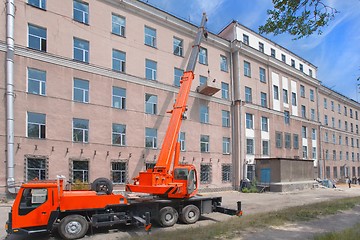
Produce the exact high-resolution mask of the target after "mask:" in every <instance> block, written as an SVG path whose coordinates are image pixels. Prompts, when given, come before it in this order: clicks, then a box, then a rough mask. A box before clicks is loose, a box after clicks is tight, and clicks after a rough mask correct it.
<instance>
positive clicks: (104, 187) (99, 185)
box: [91, 178, 113, 195]
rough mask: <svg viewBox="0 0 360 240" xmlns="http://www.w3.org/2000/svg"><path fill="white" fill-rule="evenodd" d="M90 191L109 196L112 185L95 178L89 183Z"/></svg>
mask: <svg viewBox="0 0 360 240" xmlns="http://www.w3.org/2000/svg"><path fill="white" fill-rule="evenodd" d="M91 190H93V191H95V192H97V193H106V194H108V195H109V194H111V193H112V191H113V184H112V182H111V181H110V180H109V179H107V178H97V179H95V181H94V182H92V183H91Z"/></svg>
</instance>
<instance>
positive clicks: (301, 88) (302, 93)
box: [300, 85, 305, 97]
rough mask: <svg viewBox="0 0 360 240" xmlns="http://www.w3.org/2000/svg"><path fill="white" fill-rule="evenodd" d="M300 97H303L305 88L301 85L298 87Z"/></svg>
mask: <svg viewBox="0 0 360 240" xmlns="http://www.w3.org/2000/svg"><path fill="white" fill-rule="evenodd" d="M300 96H301V97H305V87H304V86H303V85H300Z"/></svg>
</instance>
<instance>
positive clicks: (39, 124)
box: [26, 112, 46, 139]
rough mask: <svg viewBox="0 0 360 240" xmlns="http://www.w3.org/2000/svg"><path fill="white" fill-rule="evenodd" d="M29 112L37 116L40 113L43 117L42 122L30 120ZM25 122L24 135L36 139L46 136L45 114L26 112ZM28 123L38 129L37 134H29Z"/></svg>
mask: <svg viewBox="0 0 360 240" xmlns="http://www.w3.org/2000/svg"><path fill="white" fill-rule="evenodd" d="M29 114H33V115H38V117H40V115H41V117H44V122H30V120H29ZM26 122H27V127H26V136H27V137H28V138H37V139H45V138H46V114H43V113H35V112H27V114H26ZM29 125H32V126H36V127H37V128H38V129H39V131H38V134H37V136H29ZM42 136H44V137H42Z"/></svg>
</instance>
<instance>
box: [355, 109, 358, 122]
mask: <svg viewBox="0 0 360 240" xmlns="http://www.w3.org/2000/svg"><path fill="white" fill-rule="evenodd" d="M355 119H356V120H358V112H357V111H355Z"/></svg>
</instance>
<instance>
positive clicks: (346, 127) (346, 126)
mask: <svg viewBox="0 0 360 240" xmlns="http://www.w3.org/2000/svg"><path fill="white" fill-rule="evenodd" d="M347 130H348V122H347V121H345V131H347Z"/></svg>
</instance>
